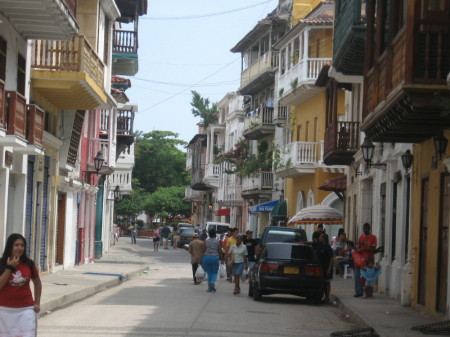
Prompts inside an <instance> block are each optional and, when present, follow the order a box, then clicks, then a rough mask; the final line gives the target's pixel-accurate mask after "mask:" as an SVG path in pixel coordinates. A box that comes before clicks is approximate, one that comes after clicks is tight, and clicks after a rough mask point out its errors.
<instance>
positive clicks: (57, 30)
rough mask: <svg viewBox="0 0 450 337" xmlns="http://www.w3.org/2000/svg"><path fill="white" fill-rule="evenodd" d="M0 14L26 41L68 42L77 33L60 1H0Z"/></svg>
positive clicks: (76, 26)
mask: <svg viewBox="0 0 450 337" xmlns="http://www.w3.org/2000/svg"><path fill="white" fill-rule="evenodd" d="M0 12H1V13H2V14H3V15H5V16H6V17H7V18H8V19H9V20H10V21H11V23H12V25H13V26H14V27H15V28H16V29H17V31H18V32H19V34H21V35H22V36H23V37H24V38H26V39H36V40H44V39H45V40H68V39H70V38H72V37H73V36H74V35H76V34H77V33H78V25H77V22H76V21H75V19H74V18H73V17H72V15H71V14H70V12H69V9H68V8H67V7H66V6H65V5H64V3H63V1H62V0H0Z"/></svg>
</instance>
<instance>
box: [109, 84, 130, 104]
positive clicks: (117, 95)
mask: <svg viewBox="0 0 450 337" xmlns="http://www.w3.org/2000/svg"><path fill="white" fill-rule="evenodd" d="M111 95H112V96H113V97H114V99H115V100H116V101H117V102H118V103H122V104H125V103H128V102H129V101H130V100H129V99H128V96H127V94H125V92H123V91H122V90H119V89H114V88H111Z"/></svg>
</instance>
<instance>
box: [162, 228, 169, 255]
mask: <svg viewBox="0 0 450 337" xmlns="http://www.w3.org/2000/svg"><path fill="white" fill-rule="evenodd" d="M169 236H170V228H169V227H167V224H164V227H163V228H162V229H161V237H162V239H163V248H164V249H169Z"/></svg>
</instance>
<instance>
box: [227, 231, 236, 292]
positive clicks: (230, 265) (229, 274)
mask: <svg viewBox="0 0 450 337" xmlns="http://www.w3.org/2000/svg"><path fill="white" fill-rule="evenodd" d="M238 233H239V229H238V228H236V227H235V228H233V229H232V230H231V236H230V237H229V238H228V239H227V241H226V246H225V257H226V260H227V281H228V282H230V283H232V282H233V263H232V262H230V261H231V260H230V258H229V257H230V248H231V247H232V246H233V245H235V244H236V237H237V235H238Z"/></svg>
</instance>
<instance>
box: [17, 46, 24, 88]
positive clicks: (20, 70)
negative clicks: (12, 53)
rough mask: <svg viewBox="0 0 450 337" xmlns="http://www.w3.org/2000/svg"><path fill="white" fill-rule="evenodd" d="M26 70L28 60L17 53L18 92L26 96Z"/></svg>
mask: <svg viewBox="0 0 450 337" xmlns="http://www.w3.org/2000/svg"><path fill="white" fill-rule="evenodd" d="M25 71H26V61H25V58H24V57H23V56H22V55H20V54H18V55H17V92H18V93H19V94H21V95H24V96H25Z"/></svg>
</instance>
